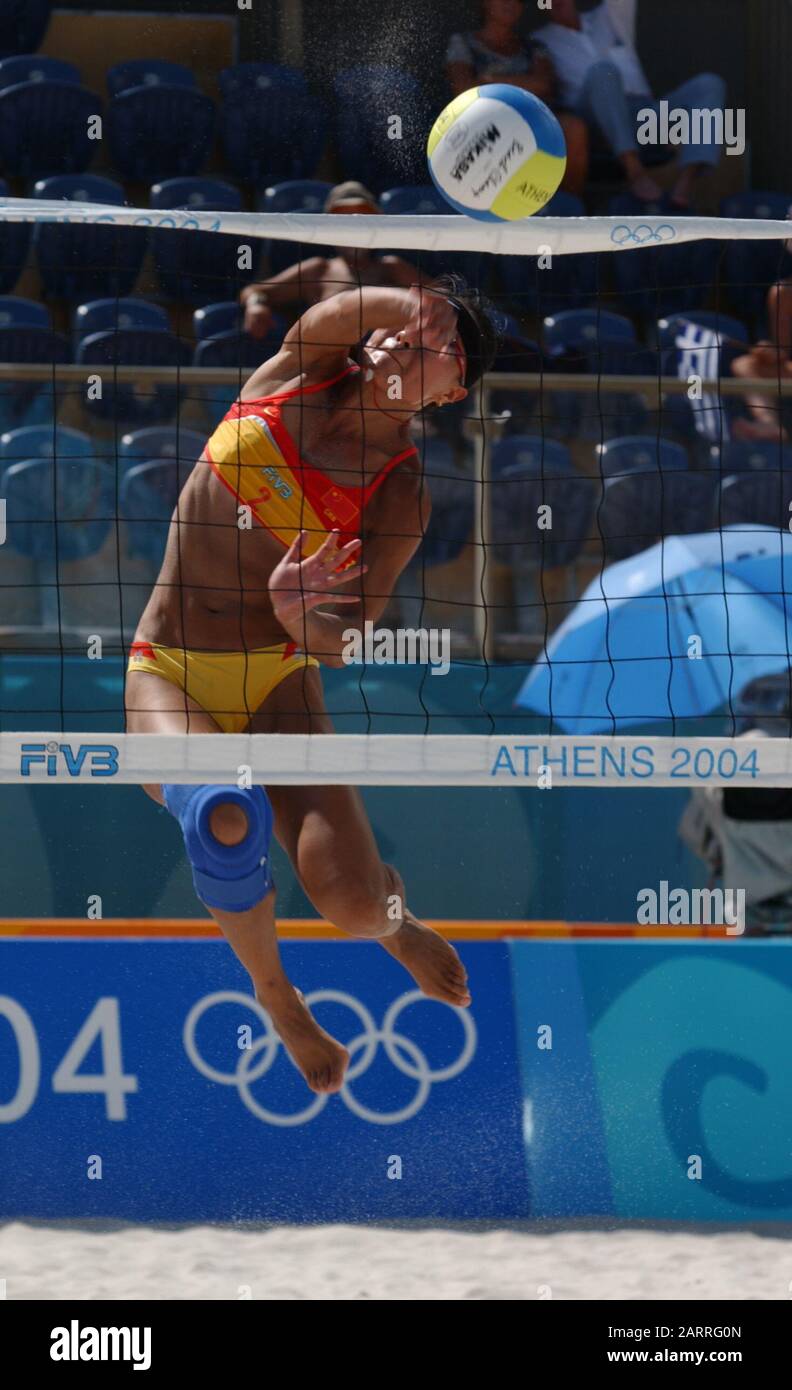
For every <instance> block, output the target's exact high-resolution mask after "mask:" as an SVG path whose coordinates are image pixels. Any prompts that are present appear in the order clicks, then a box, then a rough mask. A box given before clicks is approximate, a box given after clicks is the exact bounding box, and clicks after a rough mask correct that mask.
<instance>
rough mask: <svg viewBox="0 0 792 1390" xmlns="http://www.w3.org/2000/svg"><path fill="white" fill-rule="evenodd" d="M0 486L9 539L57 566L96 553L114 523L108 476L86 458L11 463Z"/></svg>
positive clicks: (20, 549) (32, 555) (21, 551)
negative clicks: (2, 492) (5, 510)
mask: <svg viewBox="0 0 792 1390" xmlns="http://www.w3.org/2000/svg"><path fill="white" fill-rule="evenodd" d="M3 490H4V492H5V497H6V508H7V512H6V515H7V524H8V542H9V544H10V545H11V546H12V547H13V549H14V550H16V551H17V552H18V553H19V554H22V555H27V556H29V557H30V558H31V559H34V560H38V561H49V562H54V561H55V560H57V562H58V564H62V563H64V562H66V561H69V560H81V559H85V558H86V557H87V556H89V555H95V554H96V553H97V552H98V551H99V550H101V548H102V546H103V544H104V542H105V540H106V538H107V536H108V534H109V532H110V527H111V526H112V525H114V506H113V502H114V499H113V490H114V484H113V474H112V472H111V470H110V469H108V468H106V467H105V466H104V464H100V463H96V462H93V461H92V460H91V459H86V458H68V457H67V458H60V459H58V460H57V461H54V460H52V459H29V460H27V461H25V462H22V463H14V464H11V466H10V467H9V468H7V469H6V472H5V476H4V478H3ZM45 577H46V578H47V580H48V576H45Z"/></svg>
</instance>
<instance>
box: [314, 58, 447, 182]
mask: <svg viewBox="0 0 792 1390" xmlns="http://www.w3.org/2000/svg"><path fill="white" fill-rule="evenodd" d="M333 86H334V90H335V137H336V145H337V147H338V152H339V156H340V162H341V167H342V168H343V170H344V172H345V174H346V176H347V178H350V179H360V181H361V182H362V183H364V184H366V185H367V187H369V188H372V189H373V190H374V191H375V192H379V191H381V190H382V189H384V188H392V187H393V186H394V185H395V184H400V183H417V182H418V181H419V179H421V178H422V177H425V171H426V135H427V131H429V130H431V127H432V121H433V119H434V113H433V112H432V110H431V107H430V106H429V104H428V102H427V100H426V96H425V94H424V92H423V90H422V88H421V85H420V83H419V82H418V81H417V79H416V78H415V77H413V76H412V74H411V73H409V72H406V71H405V70H404V69H403V68H398V67H390V66H385V65H378V64H365V63H363V64H358V65H357V66H354V67H349V68H344V69H342V70H341V71H340V72H339V73H337V75H336V77H335V79H334V82H333ZM394 112H398V114H399V117H400V120H401V138H400V139H398V140H389V139H388V138H387V131H388V121H389V119H392V117H393V114H394Z"/></svg>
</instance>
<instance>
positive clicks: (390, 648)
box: [341, 622, 451, 676]
mask: <svg viewBox="0 0 792 1390" xmlns="http://www.w3.org/2000/svg"><path fill="white" fill-rule="evenodd" d="M341 639H342V641H343V643H344V645H343V647H342V648H341V660H342V661H343V663H344V665H345V666H429V667H430V668H431V674H432V675H433V676H447V675H448V672H449V671H450V670H451V629H450V628H447V627H440V628H437V627H430V628H426V627H397V628H387V627H375V626H374V624H373V623H372V622H365V623H364V624H363V631H362V632H361V631H360V629H359V628H355V627H348V628H345V629H344V631H343V632H342V634H341Z"/></svg>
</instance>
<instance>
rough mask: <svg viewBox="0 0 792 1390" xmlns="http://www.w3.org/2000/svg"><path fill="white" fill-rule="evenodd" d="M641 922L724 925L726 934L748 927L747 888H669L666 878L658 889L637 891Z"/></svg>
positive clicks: (734, 934)
mask: <svg viewBox="0 0 792 1390" xmlns="http://www.w3.org/2000/svg"><path fill="white" fill-rule="evenodd" d="M637 901H638V914H637V918H638V923H639V925H640V926H653V927H656V926H660V925H663V926H671V927H691V926H714V927H725V928H726V935H727V936H742V934H743V932H744V931H745V889H744V888H726V889H724V888H669V885H668V880H667V879H663V880H662V881H661V883H660V885H659V888H658V889H655V888H641V889H639V892H638V897H637Z"/></svg>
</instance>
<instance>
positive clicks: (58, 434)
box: [0, 425, 96, 485]
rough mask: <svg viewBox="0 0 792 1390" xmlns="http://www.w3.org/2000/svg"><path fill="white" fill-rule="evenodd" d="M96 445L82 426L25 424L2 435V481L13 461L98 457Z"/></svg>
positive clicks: (0, 445)
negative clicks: (79, 428)
mask: <svg viewBox="0 0 792 1390" xmlns="http://www.w3.org/2000/svg"><path fill="white" fill-rule="evenodd" d="M95 457H96V456H95V452H94V446H93V442H92V440H91V439H89V437H88V435H87V434H83V432H82V430H72V429H68V428H66V427H65V426H63V425H59V426H57V427H54V426H53V425H23V427H22V428H21V429H15V430H7V431H6V433H5V434H3V435H0V485H1V484H2V478H3V476H4V474H5V471H6V469H7V468H9V467H10V466H11V464H12V463H23V462H25V461H26V460H28V459H34V458H39V459H54V460H56V461H57V460H59V459H62V458H84V459H95Z"/></svg>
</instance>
